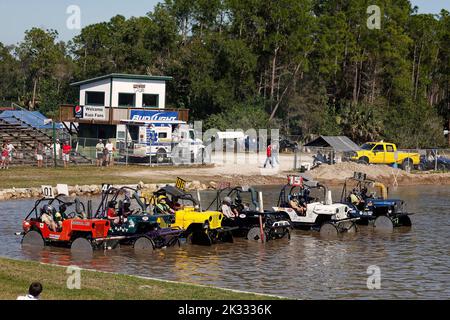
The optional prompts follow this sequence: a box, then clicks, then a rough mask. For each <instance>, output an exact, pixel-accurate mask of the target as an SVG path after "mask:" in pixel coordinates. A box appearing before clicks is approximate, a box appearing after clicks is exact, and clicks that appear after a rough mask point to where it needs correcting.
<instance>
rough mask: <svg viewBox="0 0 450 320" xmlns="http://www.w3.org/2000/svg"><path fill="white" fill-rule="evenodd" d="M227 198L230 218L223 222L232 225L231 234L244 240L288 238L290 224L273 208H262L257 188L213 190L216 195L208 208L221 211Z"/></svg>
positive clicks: (264, 240)
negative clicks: (267, 209) (231, 216)
mask: <svg viewBox="0 0 450 320" xmlns="http://www.w3.org/2000/svg"><path fill="white" fill-rule="evenodd" d="M225 199H228V201H230V202H231V203H229V204H228V205H229V206H230V207H231V210H232V211H234V212H236V213H237V215H236V216H235V217H234V218H232V219H231V218H225V219H224V221H223V224H224V225H225V226H229V227H232V228H234V231H233V235H234V236H236V237H244V238H246V239H247V240H262V241H263V242H266V241H268V240H276V239H282V238H284V237H286V238H287V239H290V229H291V224H290V223H289V221H287V220H286V219H285V217H284V216H283V215H282V214H280V213H278V212H274V211H263V212H262V210H261V208H263V204H262V203H260V201H259V200H258V195H257V191H256V190H255V189H254V188H251V187H241V186H240V187H234V188H231V187H228V188H224V189H221V190H218V191H217V196H216V198H215V199H214V201H213V202H212V203H211V204H210V206H209V208H211V207H215V208H216V210H217V211H220V210H222V208H221V207H222V204H223V203H224V200H225Z"/></svg>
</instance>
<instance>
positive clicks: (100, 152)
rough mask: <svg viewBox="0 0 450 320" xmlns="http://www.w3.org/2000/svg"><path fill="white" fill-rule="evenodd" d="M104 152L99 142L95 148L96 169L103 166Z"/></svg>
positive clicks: (100, 141) (101, 143) (101, 142)
mask: <svg viewBox="0 0 450 320" xmlns="http://www.w3.org/2000/svg"><path fill="white" fill-rule="evenodd" d="M104 150H105V145H104V144H103V140H99V141H98V143H97V145H96V146H95V152H96V159H97V167H102V166H103V162H104V161H105V156H104Z"/></svg>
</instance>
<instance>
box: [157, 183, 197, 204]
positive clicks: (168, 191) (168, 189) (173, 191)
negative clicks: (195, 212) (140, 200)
mask: <svg viewBox="0 0 450 320" xmlns="http://www.w3.org/2000/svg"><path fill="white" fill-rule="evenodd" d="M153 195H154V197H159V196H161V195H164V196H167V195H170V196H172V199H173V198H177V199H181V200H187V201H191V202H192V204H193V205H194V206H198V205H199V203H198V201H197V200H196V199H195V198H194V196H193V195H192V194H190V193H187V192H184V191H182V190H180V189H178V188H175V187H172V186H169V185H167V186H165V187H162V188H161V189H159V190H158V191H156V192H154V193H153Z"/></svg>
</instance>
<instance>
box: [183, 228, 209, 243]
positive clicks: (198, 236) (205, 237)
mask: <svg viewBox="0 0 450 320" xmlns="http://www.w3.org/2000/svg"><path fill="white" fill-rule="evenodd" d="M187 242H188V243H189V244H194V245H199V246H212V244H213V241H212V239H211V237H210V236H209V232H208V231H207V230H200V231H194V232H192V233H191V234H190V235H189V236H188V237H187Z"/></svg>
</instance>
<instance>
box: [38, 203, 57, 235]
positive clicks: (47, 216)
mask: <svg viewBox="0 0 450 320" xmlns="http://www.w3.org/2000/svg"><path fill="white" fill-rule="evenodd" d="M55 214H56V210H55V209H54V208H53V207H52V206H51V205H48V204H46V205H45V206H44V207H43V208H42V209H41V221H42V222H43V223H45V224H46V225H47V226H48V228H49V229H50V230H51V231H53V232H57V230H58V224H57V223H56V222H55V220H54V218H53V217H54V216H55Z"/></svg>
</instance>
